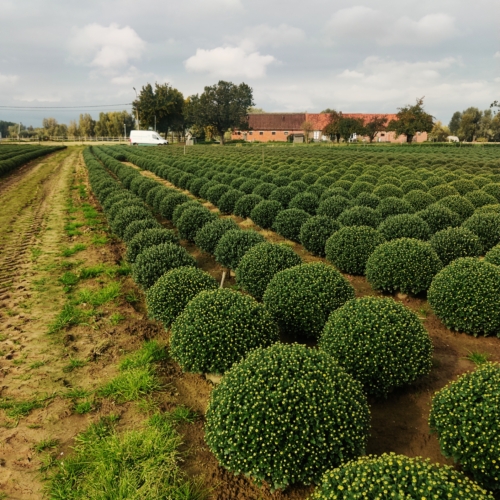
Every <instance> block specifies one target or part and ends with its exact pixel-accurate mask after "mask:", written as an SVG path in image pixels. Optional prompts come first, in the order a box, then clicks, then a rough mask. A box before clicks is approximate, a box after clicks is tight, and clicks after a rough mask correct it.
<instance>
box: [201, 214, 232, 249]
mask: <svg viewBox="0 0 500 500" xmlns="http://www.w3.org/2000/svg"><path fill="white" fill-rule="evenodd" d="M238 229H239V226H238V224H236V222H234V220H233V219H216V220H214V221H213V222H209V223H208V224H205V225H204V226H203V227H202V228H201V229H200V230H199V231H198V232H197V233H196V236H195V239H194V242H195V244H196V246H197V247H199V248H201V250H203V251H204V252H207V253H210V254H213V253H214V252H215V248H216V247H217V244H218V243H219V240H220V239H221V238H222V236H224V234H226V233H227V232H228V231H231V230H238Z"/></svg>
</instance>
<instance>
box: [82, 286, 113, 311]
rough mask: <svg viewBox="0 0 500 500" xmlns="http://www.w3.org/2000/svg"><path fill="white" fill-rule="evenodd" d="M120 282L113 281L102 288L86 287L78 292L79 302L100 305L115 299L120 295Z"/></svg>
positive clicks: (93, 305) (94, 305)
mask: <svg viewBox="0 0 500 500" xmlns="http://www.w3.org/2000/svg"><path fill="white" fill-rule="evenodd" d="M120 291H121V285H120V283H118V282H116V281H113V282H112V283H110V284H109V285H107V286H105V287H104V288H101V289H100V290H90V289H88V288H84V289H83V290H80V292H79V294H78V299H77V301H76V303H77V304H89V305H91V306H92V307H99V306H102V305H103V304H106V303H107V302H110V301H112V300H115V299H116V298H118V296H119V295H120Z"/></svg>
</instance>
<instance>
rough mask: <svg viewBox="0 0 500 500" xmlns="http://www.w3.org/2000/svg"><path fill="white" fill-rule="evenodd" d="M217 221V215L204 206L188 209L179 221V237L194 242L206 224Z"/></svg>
mask: <svg viewBox="0 0 500 500" xmlns="http://www.w3.org/2000/svg"><path fill="white" fill-rule="evenodd" d="M215 220H217V215H216V214H214V213H213V212H211V211H210V210H208V209H207V208H205V207H203V206H200V207H191V208H188V209H187V210H185V211H184V212H183V213H182V215H181V216H180V218H179V219H178V220H177V229H178V230H179V236H180V238H183V239H186V240H189V241H194V240H195V238H196V234H197V233H198V231H199V230H200V229H201V228H203V226H205V224H209V223H210V222H213V221H215Z"/></svg>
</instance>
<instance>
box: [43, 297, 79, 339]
mask: <svg viewBox="0 0 500 500" xmlns="http://www.w3.org/2000/svg"><path fill="white" fill-rule="evenodd" d="M84 318H85V314H84V312H83V311H81V310H80V309H78V308H77V307H75V306H74V305H73V304H69V303H67V304H65V305H64V307H63V310H62V311H61V312H60V313H59V314H58V315H57V316H56V319H55V320H54V321H53V322H52V323H51V324H50V325H49V332H48V333H49V334H52V333H57V332H60V331H61V330H63V329H64V328H68V327H69V326H75V325H79V324H80V323H82V322H83V320H84Z"/></svg>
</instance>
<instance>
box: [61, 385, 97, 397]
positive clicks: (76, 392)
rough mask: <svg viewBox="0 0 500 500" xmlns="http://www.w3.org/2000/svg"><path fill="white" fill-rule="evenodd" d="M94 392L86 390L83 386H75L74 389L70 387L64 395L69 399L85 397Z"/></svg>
mask: <svg viewBox="0 0 500 500" xmlns="http://www.w3.org/2000/svg"><path fill="white" fill-rule="evenodd" d="M91 394H92V393H91V392H90V391H86V390H85V389H82V388H81V387H73V388H72V389H68V390H67V391H66V392H65V393H64V394H62V396H63V397H64V398H68V399H83V398H86V397H88V396H90V395H91Z"/></svg>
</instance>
